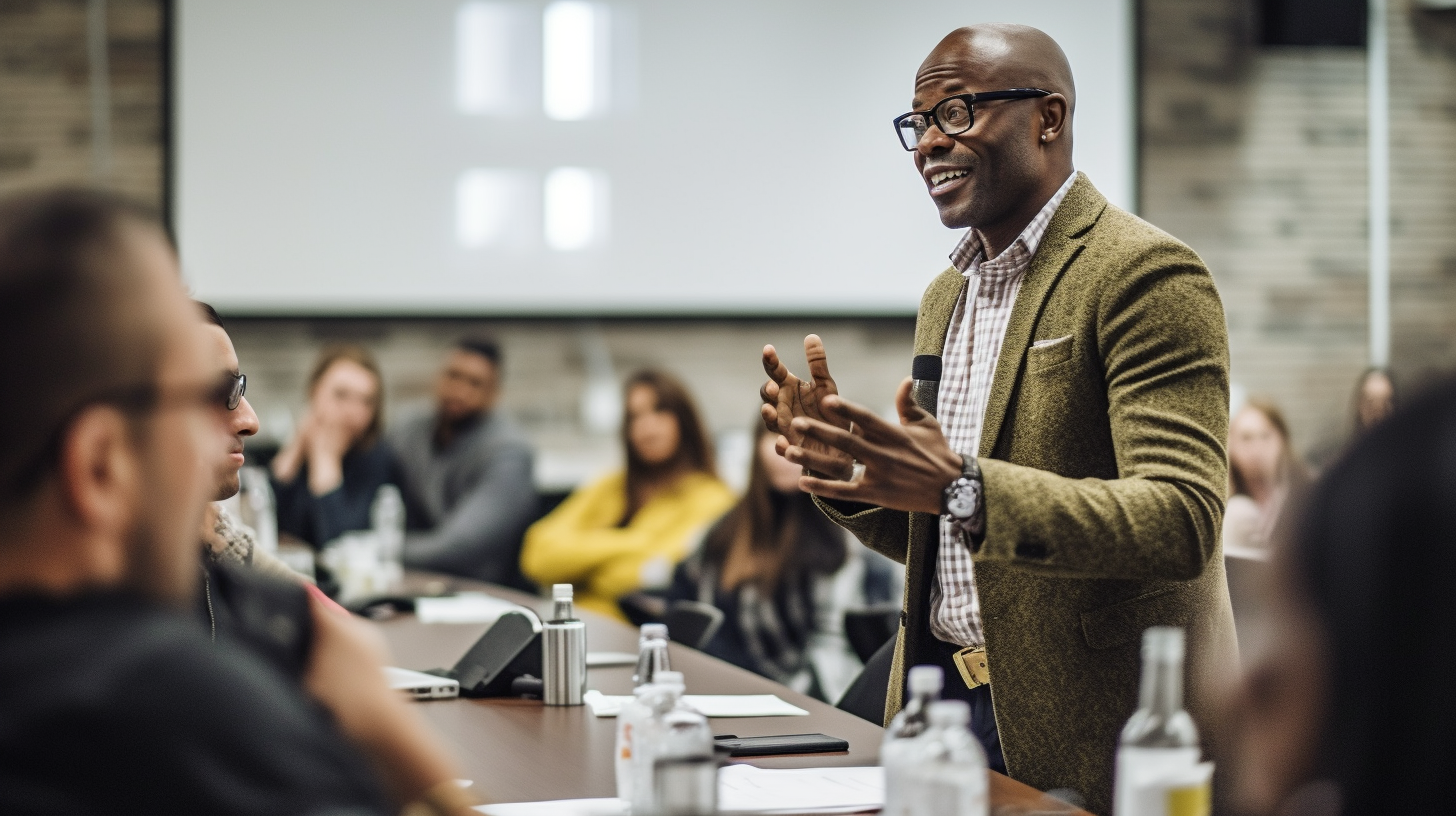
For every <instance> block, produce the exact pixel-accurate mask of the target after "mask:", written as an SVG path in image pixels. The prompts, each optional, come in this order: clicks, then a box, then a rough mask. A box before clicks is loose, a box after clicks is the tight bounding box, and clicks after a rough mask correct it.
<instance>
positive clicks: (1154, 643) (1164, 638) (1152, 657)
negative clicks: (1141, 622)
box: [1143, 626, 1183, 663]
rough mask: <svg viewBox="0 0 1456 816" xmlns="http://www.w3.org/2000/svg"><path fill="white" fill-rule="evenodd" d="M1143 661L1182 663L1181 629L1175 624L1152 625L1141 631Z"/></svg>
mask: <svg viewBox="0 0 1456 816" xmlns="http://www.w3.org/2000/svg"><path fill="white" fill-rule="evenodd" d="M1143 660H1144V661H1145V662H1149V663H1151V662H1155V661H1156V662H1160V663H1182V662H1183V629H1182V628H1180V627H1177V626H1153V627H1150V628H1148V629H1147V630H1145V631H1144V632H1143Z"/></svg>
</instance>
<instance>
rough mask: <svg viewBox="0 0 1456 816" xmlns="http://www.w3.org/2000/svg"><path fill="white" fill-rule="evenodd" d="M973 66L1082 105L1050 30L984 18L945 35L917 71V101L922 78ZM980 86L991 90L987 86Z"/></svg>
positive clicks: (998, 79)
mask: <svg viewBox="0 0 1456 816" xmlns="http://www.w3.org/2000/svg"><path fill="white" fill-rule="evenodd" d="M957 70H971V71H974V72H976V73H977V74H979V75H980V76H982V77H984V78H986V79H988V80H991V81H993V82H994V83H999V85H998V86H999V87H1003V88H1041V89H1042V90H1045V91H1051V92H1052V93H1058V94H1061V95H1062V96H1064V97H1066V98H1067V107H1068V108H1069V109H1072V110H1075V109H1076V107H1077V88H1076V85H1075V83H1073V81H1072V66H1071V64H1070V63H1068V62H1067V55H1066V54H1065V53H1064V52H1063V51H1062V47H1061V46H1060V45H1057V41H1056V40H1054V39H1052V38H1051V37H1050V36H1048V35H1047V33H1046V32H1045V31H1042V30H1041V29H1039V28H1032V27H1031V26H1024V25H1015V24H1013V23H981V24H978V25H971V26H966V27H965V28H958V29H956V30H955V31H952V32H951V33H949V34H947V35H945V39H943V40H941V41H940V44H939V45H937V46H935V50H934V51H931V52H930V56H928V57H926V58H925V61H924V62H922V63H920V70H919V72H917V73H916V75H915V85H916V91H917V98H916V100H915V101H916V104H917V108H918V106H919V103H921V102H922V101H923V102H926V104H934V103H935V100H933V99H932V100H921V99H919V98H918V92H919V90H920V84H921V80H922V79H923V78H926V77H927V76H930V77H933V76H934V75H935V74H937V73H943V72H945V71H957ZM981 90H991V89H990V88H983V89H981Z"/></svg>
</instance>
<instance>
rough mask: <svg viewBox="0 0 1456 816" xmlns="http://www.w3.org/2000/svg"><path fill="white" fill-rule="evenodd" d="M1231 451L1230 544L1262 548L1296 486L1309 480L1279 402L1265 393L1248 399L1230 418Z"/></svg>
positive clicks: (1226, 536) (1226, 532) (1226, 535)
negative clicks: (1270, 399)
mask: <svg viewBox="0 0 1456 816" xmlns="http://www.w3.org/2000/svg"><path fill="white" fill-rule="evenodd" d="M1228 457H1229V499H1228V509H1227V510H1225V511H1224V518H1223V545H1224V549H1225V551H1227V550H1229V549H1234V550H1262V549H1264V548H1265V547H1267V546H1268V543H1269V536H1270V534H1271V533H1272V532H1273V531H1274V526H1275V524H1276V522H1277V521H1278V519H1279V513H1280V511H1281V510H1282V509H1283V507H1284V502H1285V500H1286V499H1287V498H1288V496H1289V493H1290V490H1291V489H1297V488H1298V487H1300V486H1302V485H1303V484H1304V483H1305V482H1307V481H1308V480H1309V475H1308V472H1307V470H1306V469H1305V466H1304V463H1303V462H1302V461H1300V459H1299V454H1298V453H1296V452H1295V450H1294V444H1293V443H1292V442H1291V441H1290V438H1289V425H1288V424H1287V423H1286V422H1285V421H1284V414H1283V413H1282V412H1280V410H1279V408H1278V406H1276V405H1275V404H1274V403H1272V402H1270V401H1269V400H1266V399H1262V398H1259V397H1255V398H1252V399H1250V400H1248V401H1247V402H1245V403H1244V405H1243V407H1242V408H1240V409H1239V411H1238V412H1237V413H1236V414H1234V418H1233V421H1231V422H1230V423H1229V441H1228Z"/></svg>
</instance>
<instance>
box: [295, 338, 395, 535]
mask: <svg viewBox="0 0 1456 816" xmlns="http://www.w3.org/2000/svg"><path fill="white" fill-rule="evenodd" d="M382 393H383V381H382V377H381V376H380V374H379V365H378V363H376V362H375V361H374V355H372V354H370V353H369V351H368V350H367V349H365V348H364V347H363V346H356V345H337V346H330V347H328V348H326V349H324V350H323V352H322V353H321V354H320V355H319V358H318V361H317V362H316V363H314V367H313V373H312V374H310V375H309V378H308V409H307V413H305V414H304V416H303V420H302V421H300V422H299V423H298V433H296V434H295V435H294V437H293V439H292V440H290V441H289V442H288V444H287V445H284V446H283V448H282V449H281V450H280V451H278V455H277V456H275V457H274V458H273V463H272V469H273V492H274V494H275V495H276V497H277V503H278V530H279V532H281V533H287V534H289V535H292V536H296V537H297V538H300V539H302V540H303V541H306V542H308V543H309V544H310V545H312V546H313V547H314V549H319V548H321V547H323V546H324V545H326V544H328V543H329V542H330V541H333V540H334V539H336V538H338V537H339V536H340V535H342V534H343V533H346V532H348V531H350V530H365V529H368V528H369V527H370V525H371V519H370V515H369V509H370V505H371V504H372V503H373V502H374V494H375V493H377V492H378V490H379V488H380V486H381V485H384V484H389V483H393V482H396V481H397V477H396V475H395V466H394V458H393V456H392V455H391V453H390V451H389V448H388V447H386V446H384V445H381V444H379V435H380V431H381V429H382V427H383V422H384V418H383V415H382V414H383V410H382V405H381V395H382Z"/></svg>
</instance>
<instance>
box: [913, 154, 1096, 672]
mask: <svg viewBox="0 0 1456 816" xmlns="http://www.w3.org/2000/svg"><path fill="white" fill-rule="evenodd" d="M1076 178H1077V174H1076V173H1073V174H1072V175H1071V176H1070V177H1069V178H1068V179H1067V180H1066V182H1064V183H1063V184H1062V186H1061V189H1059V190H1057V192H1056V194H1055V195H1053V196H1052V197H1051V198H1050V199H1048V200H1047V203H1046V205H1045V206H1043V207H1042V208H1041V211H1040V212H1038V213H1037V214H1036V217H1035V218H1032V219H1031V223H1030V224H1027V225H1026V229H1024V230H1022V231H1021V234H1020V235H1018V236H1017V237H1016V240H1015V241H1013V242H1012V243H1011V246H1009V247H1007V248H1006V249H1004V250H1003V251H1002V252H1001V254H1000V255H998V256H996V257H995V258H993V259H991V260H986V253H985V243H984V240H983V239H982V237H981V233H980V231H979V230H977V229H974V228H972V229H971V230H970V231H969V232H967V233H966V236H965V237H964V238H962V239H961V242H960V243H959V244H957V245H956V248H955V251H954V252H952V253H951V254H950V260H951V263H952V264H954V265H955V268H956V269H959V270H960V271H961V274H963V275H965V276H966V286H965V288H963V289H962V290H961V296H960V300H958V301H956V307H955V312H954V314H953V315H952V316H951V320H950V328H949V329H947V331H946V334H945V353H944V359H943V360H942V364H941V368H942V375H941V378H940V393H939V395H938V398H937V401H936V402H937V409H938V413H939V417H938V418H939V420H940V426H941V428H942V429H943V430H944V431H945V438H946V441H947V442H949V443H950V447H951V450H954V451H955V452H956V453H962V454H966V455H969V456H976V455H977V454H978V451H979V448H980V445H981V423H982V422H983V421H984V420H985V418H986V400H987V399H988V398H989V397H990V395H991V381H992V378H993V377H995V375H996V358H997V357H999V356H1000V355H1001V341H1002V340H1004V339H1005V338H1006V324H1007V323H1009V322H1010V320H1011V307H1012V306H1014V305H1015V304H1016V293H1017V292H1019V291H1021V281H1022V279H1023V278H1025V277H1026V270H1027V268H1028V267H1030V266H1031V258H1032V256H1033V255H1035V254H1036V248H1037V247H1038V246H1040V245H1041V239H1042V236H1043V235H1045V234H1046V229H1047V225H1048V224H1050V223H1051V220H1052V216H1053V215H1055V214H1056V211H1057V207H1058V206H1060V205H1061V203H1062V199H1063V198H1065V197H1066V195H1067V191H1068V190H1070V189H1071V188H1072V182H1073V181H1075V180H1076ZM930 633H931V634H933V635H935V636H936V637H937V638H939V639H940V640H943V641H945V642H946V643H954V644H956V645H959V646H982V645H985V635H984V634H983V633H982V630H981V604H980V599H979V598H978V597H977V595H976V581H975V570H974V568H973V567H972V565H971V551H970V549H969V548H968V547H967V546H966V542H965V540H964V538H963V537H962V536H961V534H959V533H957V532H956V531H955V529H954V528H952V527H951V524H950V522H949V521H948V520H947V519H946V518H945V517H944V516H942V517H941V519H940V551H939V555H938V556H937V558H936V561H935V586H933V587H931V590H930Z"/></svg>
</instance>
